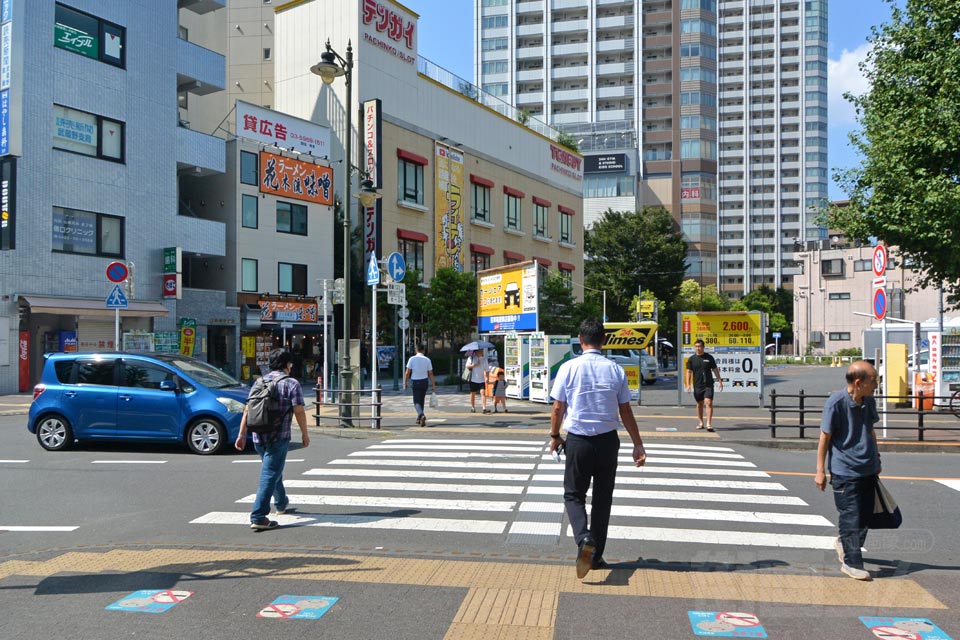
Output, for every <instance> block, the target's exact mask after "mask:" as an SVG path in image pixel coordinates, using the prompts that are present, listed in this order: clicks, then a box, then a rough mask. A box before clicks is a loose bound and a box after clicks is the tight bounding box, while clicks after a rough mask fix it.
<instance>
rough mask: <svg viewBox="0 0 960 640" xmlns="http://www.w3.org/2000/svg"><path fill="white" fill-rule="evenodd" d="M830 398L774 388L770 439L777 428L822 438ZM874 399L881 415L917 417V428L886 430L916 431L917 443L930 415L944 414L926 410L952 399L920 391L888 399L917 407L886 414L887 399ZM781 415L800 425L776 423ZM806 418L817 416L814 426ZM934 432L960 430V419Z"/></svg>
mask: <svg viewBox="0 0 960 640" xmlns="http://www.w3.org/2000/svg"><path fill="white" fill-rule="evenodd" d="M829 397H830V396H829V395H814V394H807V393H804V392H803V389H800V393H797V394H792V393H790V394H788V393H777V390H776V389H773V390H772V391H771V392H770V425H769V426H770V437H771V438H776V437H777V429H799V430H800V437H801V438H803V437H805V433H804V432H805V430H806V429H815V430H816V431H817V433H818V435H817V437H818V438H819V437H820V436H819V431H820V416H821V415H822V414H823V404H824V403H823V402H822V400H826V399H827V398H829ZM874 397H875V398H876V399H877V401H878V403H877V412H878V413H879V414H880V415H884V414H886V415H888V416H889V415H894V416H916V417H917V424H916V426H899V425H892V426H891V425H889V424H888V425H887V427H886V428H887V429H888V430H899V431H916V432H917V441H918V442H923V435H924V431H925V430H927V429H930V427H927V426H925V425H924V418H925V417H926V416H929V415H931V414H933V415H943V412H942V411H936V410H933V409H926V408H925V407H927V406H928V405H931V404H932V405H933V406H936V404H937V402H938V401H944V400H945V401H946V402H947V403H949V402H950V396H933V395H924V393H923V392H922V391H921V392H919V393H917V394H916V395H909V396H901V395H897V396H887V401H888V403H889V401H894V402H903V401H904V400H909V401H910V403H909V404H908V407H910V406H912V407H914V408H894V409H887V410H886V411H883V410H882V409H880V400H882V399H883V397H884V396H874ZM782 398H786V399H788V402H789V399H790V398H794V399H796V400H797V403H796V404H793V405H787V406H784V405H783V404H782V401H781V404H779V405H778V400H779V399H782ZM810 400H821V402H819V403H818V404H819V406H809V405H808V401H810ZM778 414H787V415H788V416H796V417H797V422H796V424H790V423H784V422H777V416H778ZM807 415H813V416H815V419H814V421H813V424H807V422H806V417H807ZM950 415H952V414H950ZM933 430H936V431H960V420H958V421H957V422H956V425H955V426H939V425H938V426H936V427H934V428H933Z"/></svg>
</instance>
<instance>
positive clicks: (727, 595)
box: [0, 548, 946, 624]
mask: <svg viewBox="0 0 960 640" xmlns="http://www.w3.org/2000/svg"><path fill="white" fill-rule="evenodd" d="M314 553H315V552H314ZM171 567H176V568H177V569H178V570H179V571H180V572H181V573H183V574H190V575H203V574H205V573H211V574H216V575H225V576H229V575H244V576H250V575H260V576H264V577H267V578H273V577H282V578H286V579H301V580H340V581H349V582H358V583H359V582H376V583H379V584H398V585H414V586H435V587H455V588H466V589H475V590H487V591H507V592H510V593H523V592H532V593H544V594H560V593H590V594H609V595H619V596H654V597H661V598H687V599H699V600H719V601H730V600H744V601H750V602H777V603H793V604H800V605H824V606H872V607H886V608H894V609H895V608H915V609H944V608H946V607H945V606H944V605H943V604H942V603H941V602H940V601H939V600H937V599H936V598H935V597H934V596H933V595H932V594H930V593H929V592H928V591H926V590H925V589H924V588H923V587H921V586H920V585H919V584H917V583H916V582H914V581H913V580H910V579H907V578H887V579H881V580H874V581H871V582H858V581H854V580H851V579H849V578H847V577H831V576H810V575H787V574H773V573H750V572H733V573H730V572H696V571H663V570H657V569H639V568H636V569H634V568H617V569H612V570H610V569H605V570H598V571H592V572H591V573H590V574H588V575H587V578H586V580H584V581H580V580H577V579H576V575H575V573H574V568H573V565H572V563H570V564H568V565H554V564H535V563H530V562H521V561H518V562H492V561H489V560H445V559H419V558H398V557H379V556H356V555H339V554H329V555H326V556H314V555H313V554H311V557H310V559H309V560H305V557H304V553H297V552H293V551H279V550H269V551H233V550H199V549H189V550H184V549H163V548H158V549H153V550H149V551H138V550H113V551H108V552H68V553H64V554H62V555H60V556H57V557H55V558H51V559H50V560H46V561H38V562H28V561H23V560H12V561H8V562H3V563H0V577H8V576H12V575H25V576H31V577H45V576H52V575H55V574H58V573H102V572H113V571H118V572H140V571H165V572H169V571H170V570H171ZM495 602H499V601H495ZM497 606H500V605H499V604H498V605H497ZM518 615H519V614H518ZM471 624H472V623H471Z"/></svg>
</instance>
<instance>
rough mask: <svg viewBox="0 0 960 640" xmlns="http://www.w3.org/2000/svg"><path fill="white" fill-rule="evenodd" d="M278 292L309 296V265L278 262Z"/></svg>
mask: <svg viewBox="0 0 960 640" xmlns="http://www.w3.org/2000/svg"><path fill="white" fill-rule="evenodd" d="M277 291H279V292H280V293H292V294H295V295H298V296H305V295H307V265H305V264H290V263H289V262H278V263H277Z"/></svg>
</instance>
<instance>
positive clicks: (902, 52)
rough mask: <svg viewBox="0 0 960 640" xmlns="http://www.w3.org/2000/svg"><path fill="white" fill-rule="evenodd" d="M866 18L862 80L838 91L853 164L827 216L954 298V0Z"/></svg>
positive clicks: (959, 24)
mask: <svg viewBox="0 0 960 640" xmlns="http://www.w3.org/2000/svg"><path fill="white" fill-rule="evenodd" d="M891 9H892V17H891V19H890V21H889V22H888V23H886V24H883V25H881V26H880V27H879V28H874V30H873V35H872V36H871V37H870V39H869V40H870V42H871V44H872V45H873V48H872V50H871V51H870V53H869V54H868V55H867V59H866V60H865V61H864V63H863V64H862V65H861V69H862V70H863V72H864V75H865V76H866V78H867V80H868V81H869V84H870V89H869V91H868V92H867V93H865V94H864V95H862V96H859V97H857V96H852V95H849V94H848V95H846V96H845V97H846V98H847V99H848V100H850V101H851V102H853V104H854V105H855V106H856V109H857V120H858V122H859V124H860V130H859V131H858V132H856V133H854V134H851V136H850V139H851V142H852V143H853V146H854V147H855V148H856V150H857V151H859V152H860V154H861V156H863V158H864V159H863V162H862V164H861V165H860V166H859V167H856V168H853V169H849V170H846V171H837V172H836V173H835V179H836V180H837V181H838V182H840V183H841V185H842V186H843V188H844V190H845V191H846V192H847V194H848V195H849V198H850V206H849V207H834V208H832V209H831V210H830V212H829V214H828V219H829V224H830V226H832V227H835V228H839V229H842V230H843V231H844V232H845V233H846V234H847V235H848V236H850V237H852V238H856V239H861V240H866V239H867V238H869V237H871V236H873V237H877V238H880V239H882V240H884V241H885V242H887V243H888V244H891V245H895V246H898V247H899V248H900V251H901V252H902V253H903V255H904V257H905V258H907V259H909V260H911V261H913V262H914V263H916V264H918V265H920V269H922V273H921V277H920V285H921V286H923V287H926V286H939V285H941V284H942V285H943V286H944V288H945V290H946V291H947V293H948V296H949V300H950V302H951V304H954V305H956V304H957V303H960V252H958V251H957V250H956V239H957V235H958V233H960V145H958V144H957V141H958V140H960V46H958V40H957V33H958V31H960V3H958V2H957V1H956V0H906V1H905V2H902V1H901V2H898V3H897V4H893V3H892V2H891Z"/></svg>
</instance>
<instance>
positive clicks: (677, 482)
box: [532, 471, 787, 491]
mask: <svg viewBox="0 0 960 640" xmlns="http://www.w3.org/2000/svg"><path fill="white" fill-rule="evenodd" d="M532 481H533V482H563V473H546V472H542V471H541V472H539V473H537V474H536V475H534V476H533V478H532ZM621 484H645V485H651V486H663V487H703V488H705V489H750V490H753V491H756V490H761V491H762V490H770V491H786V490H787V488H786V487H785V486H783V485H782V484H780V483H778V482H750V481H746V480H744V481H739V480H698V479H694V478H637V477H634V476H618V477H617V485H621Z"/></svg>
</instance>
